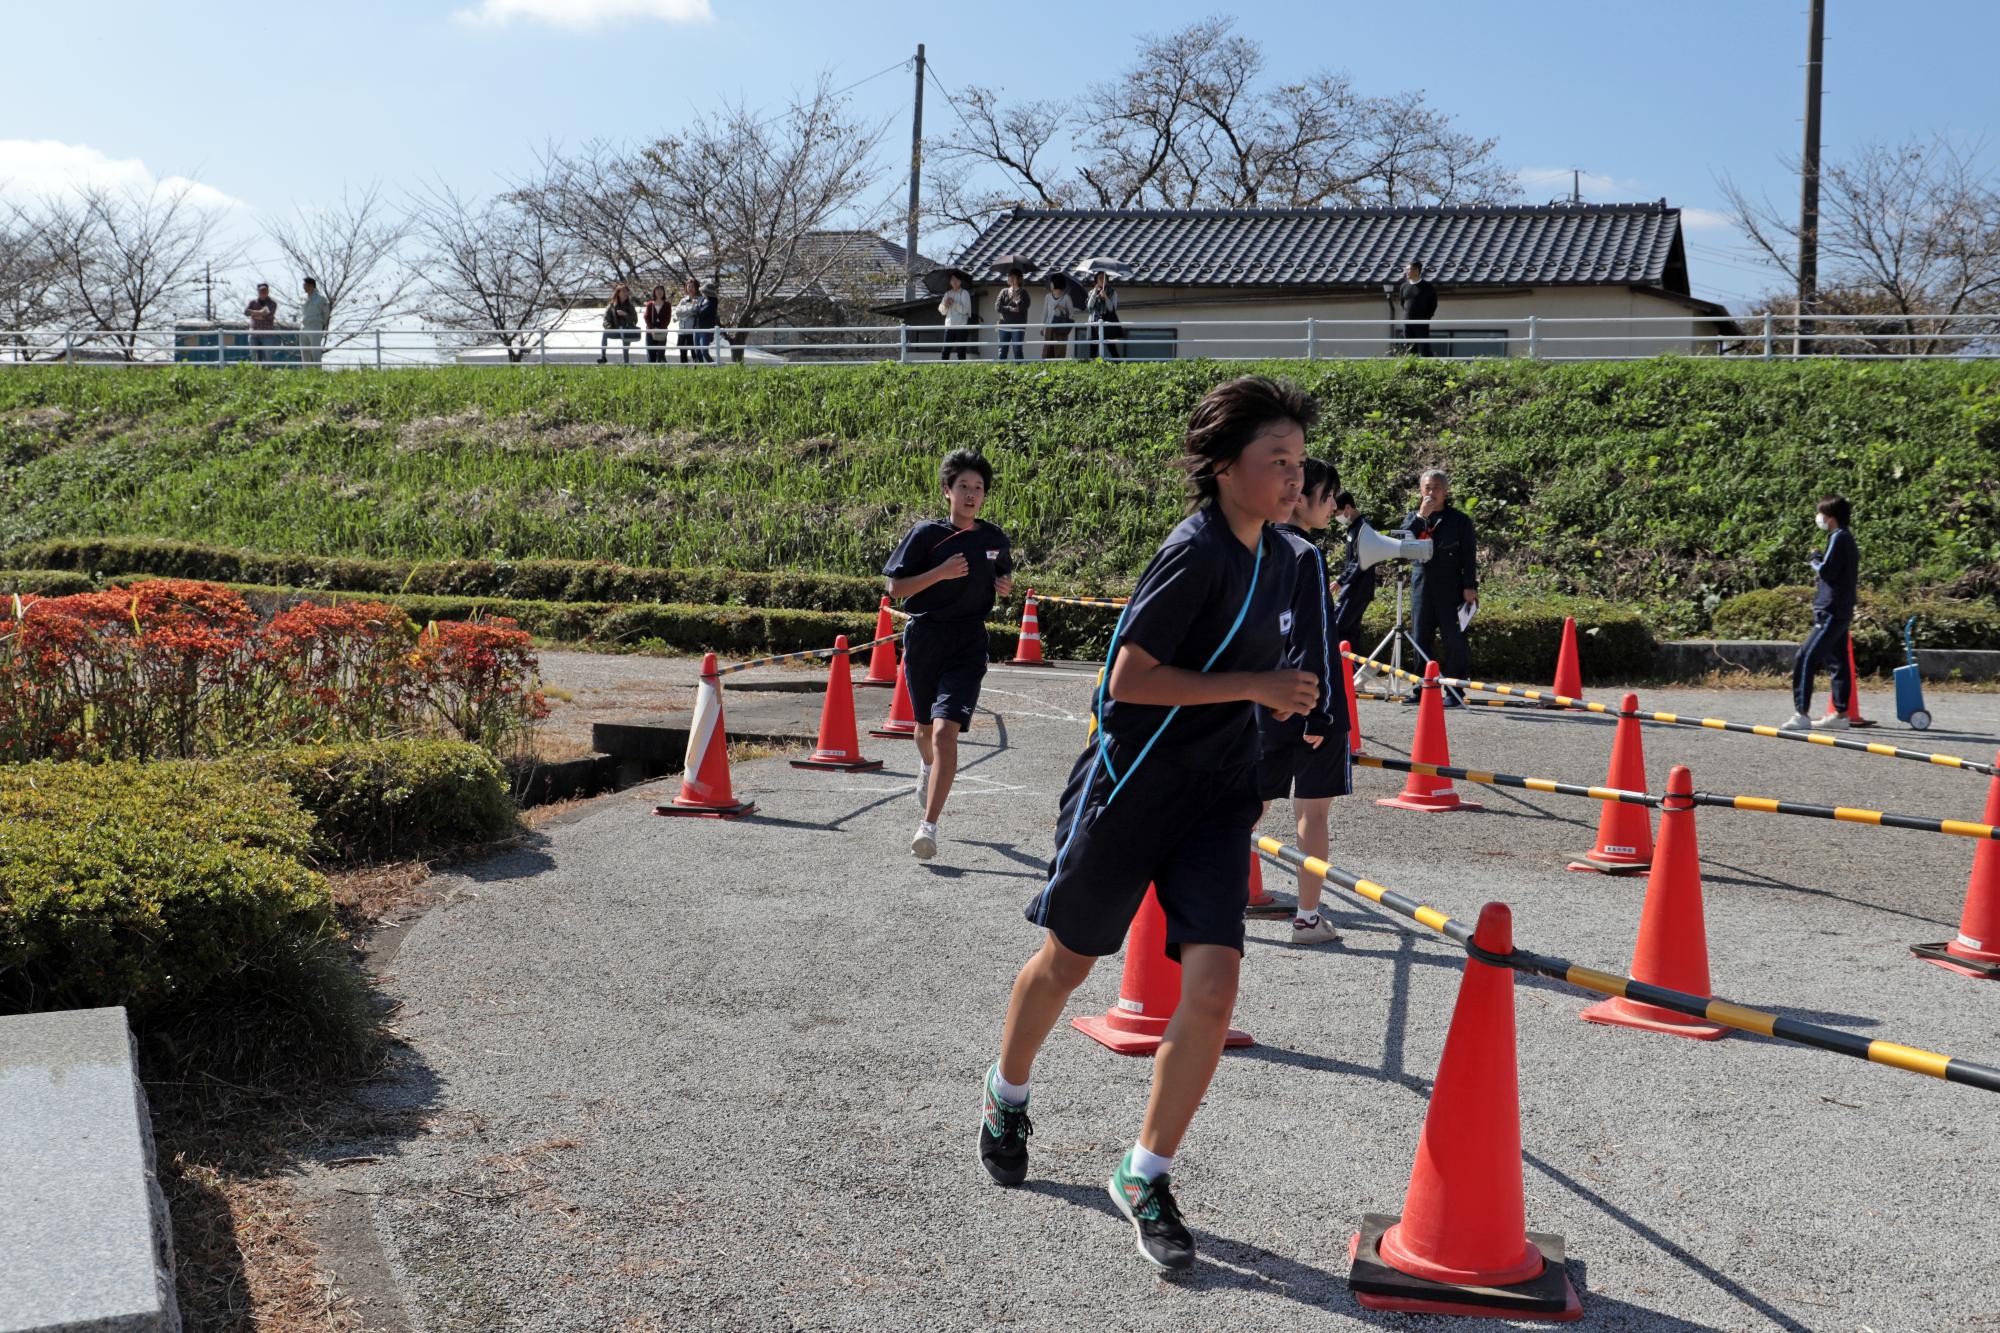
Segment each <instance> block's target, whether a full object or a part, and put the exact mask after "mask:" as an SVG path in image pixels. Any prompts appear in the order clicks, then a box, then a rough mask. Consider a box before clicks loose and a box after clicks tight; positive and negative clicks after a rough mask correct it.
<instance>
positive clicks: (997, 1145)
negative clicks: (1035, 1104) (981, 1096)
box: [979, 1066, 1035, 1185]
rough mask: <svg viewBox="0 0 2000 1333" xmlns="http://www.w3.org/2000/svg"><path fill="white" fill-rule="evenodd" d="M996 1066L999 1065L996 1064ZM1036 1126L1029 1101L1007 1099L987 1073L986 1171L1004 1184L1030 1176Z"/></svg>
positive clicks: (982, 1128) (982, 1133) (982, 1149)
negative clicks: (1030, 1146) (1030, 1117)
mask: <svg viewBox="0 0 2000 1333" xmlns="http://www.w3.org/2000/svg"><path fill="white" fill-rule="evenodd" d="M995 1068H996V1069H997V1068H998V1066H995ZM1034 1132H1035V1127H1034V1125H1033V1124H1032V1123H1030V1122H1029V1120H1028V1104H1027V1103H1026V1102H1022V1103H1021V1104H1020V1105H1019V1106H1016V1105H1014V1103H1012V1102H1010V1101H1006V1100H1004V1099H1003V1098H1002V1097H1001V1096H1000V1094H999V1093H997V1092H995V1091H994V1090H993V1074H992V1073H991V1072H989V1073H988V1074H987V1075H986V1109H985V1113H984V1115H983V1116H982V1117H981V1119H980V1122H979V1161H980V1163H981V1165H983V1166H984V1167H985V1168H986V1174H987V1175H989V1176H991V1177H993V1178H994V1179H995V1180H997V1181H999V1182H1000V1183H1001V1184H1002V1185H1018V1184H1020V1183H1021V1182H1022V1181H1023V1180H1026V1179H1027V1178H1028V1136H1029V1135H1030V1134H1032V1133H1034Z"/></svg>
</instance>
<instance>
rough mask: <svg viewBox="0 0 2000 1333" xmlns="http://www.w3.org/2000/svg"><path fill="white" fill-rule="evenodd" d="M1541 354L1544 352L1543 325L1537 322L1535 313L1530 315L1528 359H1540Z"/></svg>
mask: <svg viewBox="0 0 2000 1333" xmlns="http://www.w3.org/2000/svg"><path fill="white" fill-rule="evenodd" d="M1541 354H1542V326H1541V325H1540V324H1538V323H1536V322H1535V317H1534V316H1533V315H1530V316H1528V360H1530V361H1534V360H1536V359H1538V358H1539V357H1540V356H1541Z"/></svg>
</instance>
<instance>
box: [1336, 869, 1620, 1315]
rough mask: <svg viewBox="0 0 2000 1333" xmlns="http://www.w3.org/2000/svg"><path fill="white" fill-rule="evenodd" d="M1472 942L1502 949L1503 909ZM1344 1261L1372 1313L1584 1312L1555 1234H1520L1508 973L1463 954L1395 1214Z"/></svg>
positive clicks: (1483, 915)
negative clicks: (1448, 1024)
mask: <svg viewBox="0 0 2000 1333" xmlns="http://www.w3.org/2000/svg"><path fill="white" fill-rule="evenodd" d="M1472 942H1473V944H1474V945H1475V946H1476V947H1478V948H1479V949H1481V950H1483V951H1485V952H1487V953H1492V954H1506V953H1510V952H1512V951H1513V948H1514V927H1513V918H1512V915H1511V914H1510V913H1509V912H1508V910H1507V907H1506V905H1505V904H1503V903H1488V904H1486V906H1484V907H1482V908H1480V909H1479V924H1478V927H1477V928H1476V929H1475V930H1474V932H1473V936H1472ZM1348 1255H1349V1257H1350V1259H1351V1260H1352V1265H1351V1266H1350V1268H1349V1269H1348V1274H1347V1285H1348V1288H1349V1289H1350V1290H1352V1291H1353V1292H1354V1297H1355V1299H1356V1300H1358V1301H1360V1302H1361V1304H1363V1305H1365V1306H1367V1307H1368V1308H1369V1309H1371V1310H1395V1311H1400V1312H1403V1313H1409V1314H1461V1315H1483V1316H1486V1317H1488V1318H1495V1319H1538V1320H1546V1321H1552V1322H1564V1321H1568V1320H1572V1319H1579V1318H1581V1317H1582V1316H1583V1304H1582V1302H1581V1301H1579V1300H1578V1299H1577V1294H1576V1288H1575V1287H1573V1286H1572V1285H1570V1280H1569V1274H1568V1273H1567V1272H1566V1271H1564V1268H1563V1242H1562V1238H1561V1237H1560V1236H1544V1235H1536V1234H1533V1233H1531V1232H1529V1230H1528V1228H1527V1206H1526V1202H1525V1200H1524V1198H1523V1194H1522V1188H1521V1096H1520V1077H1519V1071H1518V1070H1517V1068H1516V1061H1515V1045H1514V970H1513V969H1512V968H1509V967H1503V966H1500V965H1498V964H1494V963H1488V962H1485V961H1483V960H1481V959H1479V958H1477V957H1467V958H1466V960H1465V975H1464V977H1463V978H1462V979H1461V980H1460V981H1459V983H1458V1004H1457V1006H1456V1007H1455V1008H1454V1009H1453V1010H1452V1013H1451V1029H1450V1030H1449V1031H1448V1032H1447V1033H1446V1034H1445V1039H1444V1056H1443V1058H1442V1059H1441V1060H1440V1061H1439V1062H1438V1072H1437V1082H1436V1083H1435V1084H1434V1085H1433V1087H1432V1090H1431V1104H1430V1109H1429V1110H1428V1111H1427V1112H1426V1113H1425V1114H1424V1128H1423V1134H1422V1137H1421V1138H1420V1139H1419V1140H1418V1142H1417V1160H1416V1165H1415V1166H1414V1167H1413V1168H1412V1169H1411V1171H1410V1188H1409V1190H1408V1192H1407V1193H1406V1194H1405V1195H1404V1198H1403V1215H1402V1217H1400V1218H1393V1217H1385V1216H1382V1215H1380V1214H1368V1215H1366V1216H1364V1217H1363V1218H1362V1219H1361V1231H1360V1233H1359V1234H1358V1235H1356V1236H1355V1237H1354V1239H1353V1240H1351V1241H1350V1242H1348Z"/></svg>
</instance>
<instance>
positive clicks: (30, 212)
mask: <svg viewBox="0 0 2000 1333" xmlns="http://www.w3.org/2000/svg"><path fill="white" fill-rule="evenodd" d="M61 281H62V269H61V266H60V265H58V264H57V262H56V257H55V254H54V252H53V251H52V250H51V249H50V247H49V244H48V238H47V236H46V234H45V229H44V227H43V223H42V218H41V216H40V214H39V213H38V212H37V211H36V210H35V209H33V208H32V207H29V206H26V205H21V204H10V205H7V206H6V207H5V209H4V211H0V346H5V347H8V348H11V349H12V351H13V355H14V357H15V359H17V360H22V361H26V360H30V359H32V357H33V355H34V353H33V348H34V346H35V343H36V341H37V339H38V338H39V337H40V336H42V335H43V334H44V333H45V332H46V331H47V329H48V327H49V326H50V325H51V324H53V323H55V322H57V320H58V318H59V312H60V308H61V307H60V305H59V304H58V302H57V300H56V293H57V288H58V286H59V285H60V283H61Z"/></svg>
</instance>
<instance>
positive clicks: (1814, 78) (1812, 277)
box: [1792, 0, 1826, 356]
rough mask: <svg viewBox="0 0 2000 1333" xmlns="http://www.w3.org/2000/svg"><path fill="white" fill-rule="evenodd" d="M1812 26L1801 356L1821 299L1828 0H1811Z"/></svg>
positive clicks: (1802, 198) (1802, 194) (1803, 180)
mask: <svg viewBox="0 0 2000 1333" xmlns="http://www.w3.org/2000/svg"><path fill="white" fill-rule="evenodd" d="M1811 25H1812V26H1811V28H1810V29H1809V30H1808V32H1807V35H1806V143H1805V151H1804V152H1802V153H1800V154H1799V296H1798V316H1799V320H1798V329H1797V332H1796V333H1795V335H1794V337H1793V340H1792V351H1793V353H1794V354H1795V355H1798V356H1804V355H1806V353H1807V352H1809V351H1811V349H1812V341H1811V339H1809V338H1807V337H1806V317H1807V316H1809V315H1811V314H1812V313H1813V307H1814V305H1815V304H1816V303H1817V301H1818V300H1819V100H1820V48H1821V46H1822V44H1823V43H1824V41H1825V38H1826V0H1812V20H1811Z"/></svg>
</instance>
